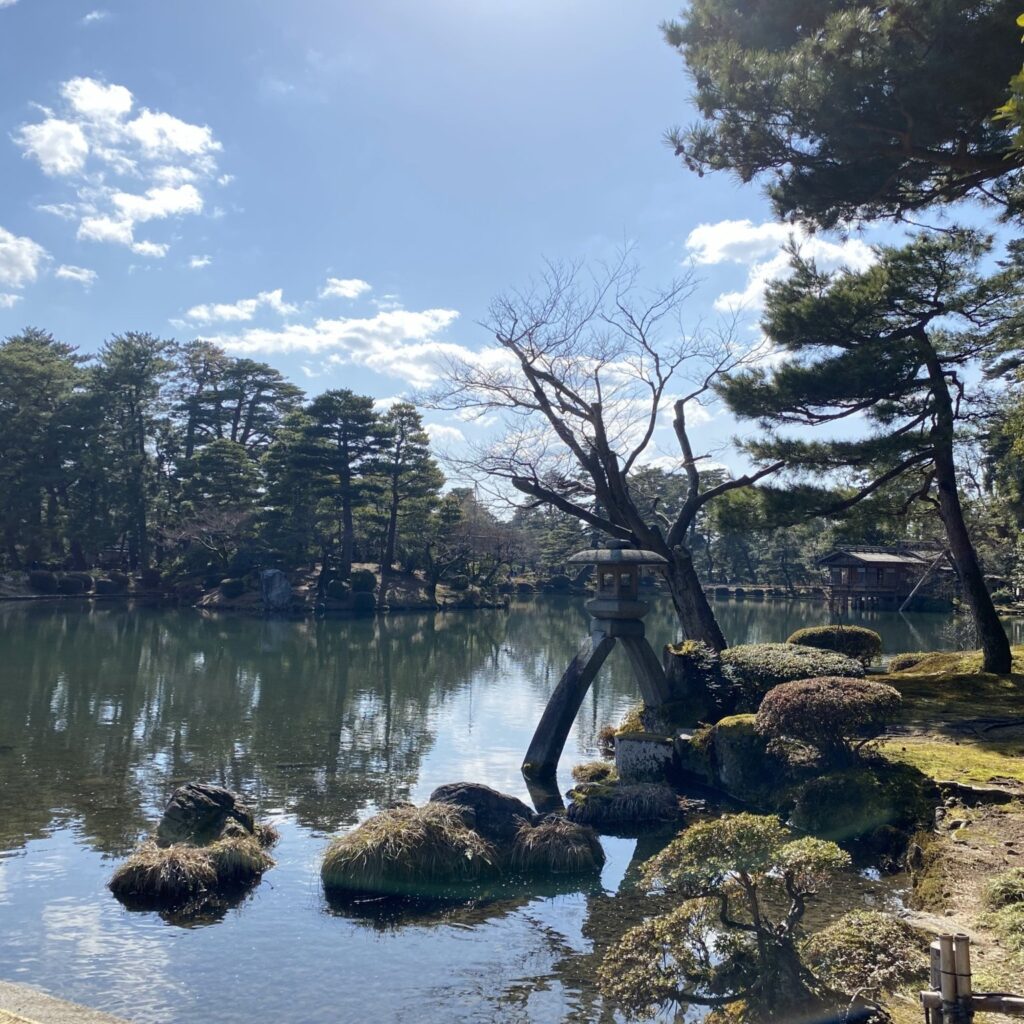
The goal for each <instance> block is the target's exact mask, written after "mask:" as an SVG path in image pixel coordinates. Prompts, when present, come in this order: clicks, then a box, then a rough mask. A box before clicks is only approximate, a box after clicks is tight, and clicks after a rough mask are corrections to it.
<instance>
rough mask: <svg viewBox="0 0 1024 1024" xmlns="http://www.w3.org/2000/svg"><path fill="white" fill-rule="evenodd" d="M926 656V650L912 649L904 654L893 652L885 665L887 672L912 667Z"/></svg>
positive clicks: (900, 670)
mask: <svg viewBox="0 0 1024 1024" xmlns="http://www.w3.org/2000/svg"><path fill="white" fill-rule="evenodd" d="M927 657H928V652H927V651H914V652H907V653H905V654H894V655H893V656H892V657H891V658H890V659H889V664H888V665H887V666H886V668H887V671H889V672H902V671H903V670H904V669H907V668H913V667H914V666H915V665H917V664H919V663H920V662H922V661H924V659H925V658H927Z"/></svg>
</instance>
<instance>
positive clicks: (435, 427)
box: [423, 423, 466, 444]
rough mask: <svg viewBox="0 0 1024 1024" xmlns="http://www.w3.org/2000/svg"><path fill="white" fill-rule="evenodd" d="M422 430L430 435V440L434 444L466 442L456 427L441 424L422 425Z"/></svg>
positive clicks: (463, 435) (464, 436)
mask: <svg viewBox="0 0 1024 1024" xmlns="http://www.w3.org/2000/svg"><path fill="white" fill-rule="evenodd" d="M423 429H424V430H425V431H426V432H427V433H428V434H429V435H430V440H431V441H432V442H434V443H435V444H437V443H441V444H444V443H445V442H460V441H465V440H466V435H465V434H463V432H462V431H461V430H459V428H458V427H448V426H445V424H443V423H424V424H423Z"/></svg>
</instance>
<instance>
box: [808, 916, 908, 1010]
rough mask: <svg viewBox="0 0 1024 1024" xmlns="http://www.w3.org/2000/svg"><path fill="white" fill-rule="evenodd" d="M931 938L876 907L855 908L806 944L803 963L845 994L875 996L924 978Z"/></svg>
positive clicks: (830, 986)
mask: <svg viewBox="0 0 1024 1024" xmlns="http://www.w3.org/2000/svg"><path fill="white" fill-rule="evenodd" d="M927 948H928V939H926V938H925V937H924V936H923V935H922V933H921V932H919V931H918V930H917V929H916V928H912V927H911V926H910V925H909V924H907V923H906V922H905V921H901V920H899V918H896V917H892V916H891V915H889V914H883V913H880V912H879V911H877V910H854V911H852V912H851V913H849V914H844V915H843V916H842V917H841V918H839V920H838V921H833V922H832V924H830V925H829V926H828V927H827V928H825V929H823V930H822V931H820V932H818V933H817V934H816V935H812V936H811V937H810V939H808V940H807V942H806V943H804V947H803V955H804V959H805V962H806V964H807V966H808V967H810V969H811V971H812V972H813V973H814V975H815V977H817V978H818V979H819V980H820V981H823V982H824V983H825V984H826V985H828V986H829V988H831V989H834V990H835V991H837V992H843V993H845V994H846V995H851V996H852V995H854V994H855V993H856V994H859V993H862V992H863V993H867V994H868V995H872V996H875V997H876V998H877V997H879V996H882V995H884V994H885V993H886V992H893V991H895V990H897V989H899V988H900V987H902V986H904V985H906V984H908V983H910V982H913V981H916V980H923V979H924V977H925V975H926V974H927V973H928V957H927V955H926V950H927Z"/></svg>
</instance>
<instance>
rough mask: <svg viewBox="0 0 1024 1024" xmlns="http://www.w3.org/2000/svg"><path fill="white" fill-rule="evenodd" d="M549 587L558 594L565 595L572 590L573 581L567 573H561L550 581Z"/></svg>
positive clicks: (556, 574)
mask: <svg viewBox="0 0 1024 1024" xmlns="http://www.w3.org/2000/svg"><path fill="white" fill-rule="evenodd" d="M548 586H549V587H550V588H551V589H552V590H553V591H555V592H556V593H558V594H564V593H568V591H569V590H571V589H572V580H571V579H569V577H568V576H566V575H565V573H562V572H559V573H555V575H554V576H552V577H551V579H549V580H548Z"/></svg>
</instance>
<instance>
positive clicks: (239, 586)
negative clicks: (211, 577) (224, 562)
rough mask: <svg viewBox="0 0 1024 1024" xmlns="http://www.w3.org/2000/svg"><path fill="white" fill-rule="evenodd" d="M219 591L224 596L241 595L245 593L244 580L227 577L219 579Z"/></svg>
mask: <svg viewBox="0 0 1024 1024" xmlns="http://www.w3.org/2000/svg"><path fill="white" fill-rule="evenodd" d="M220 592H221V593H222V594H223V595H224V596H225V597H241V596H242V594H244V593H245V580H242V579H238V578H237V577H235V578H234V579H227V580H221V581H220Z"/></svg>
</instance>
